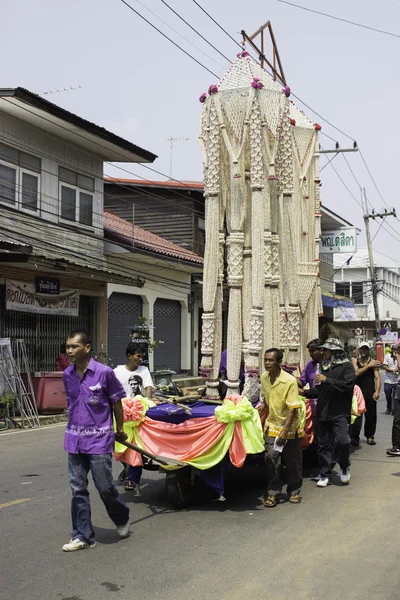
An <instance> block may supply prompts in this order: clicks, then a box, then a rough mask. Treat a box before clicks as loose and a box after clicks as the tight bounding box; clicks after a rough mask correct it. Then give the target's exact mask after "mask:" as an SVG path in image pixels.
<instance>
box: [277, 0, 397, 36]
mask: <svg viewBox="0 0 400 600" xmlns="http://www.w3.org/2000/svg"><path fill="white" fill-rule="evenodd" d="M278 2H280V3H281V4H288V5H289V6H294V7H295V8H300V9H301V10H305V11H307V12H311V13H314V14H316V15H322V16H323V17H328V18H329V19H334V20H335V21H341V22H342V23H348V24H349V25H354V26H355V27H362V28H363V29H369V30H370V31H375V32H376V33H383V34H384V35H390V36H392V37H396V38H400V35H399V34H398V33H392V32H390V31H385V30H383V29H376V28H375V27H370V26H369V25H363V24H361V23H356V22H355V21H349V20H347V19H342V18H341V17H335V16H334V15H328V14H327V13H323V12H320V11H319V10H313V9H312V8H307V7H306V6H300V5H299V4H293V3H292V2H287V0H278Z"/></svg>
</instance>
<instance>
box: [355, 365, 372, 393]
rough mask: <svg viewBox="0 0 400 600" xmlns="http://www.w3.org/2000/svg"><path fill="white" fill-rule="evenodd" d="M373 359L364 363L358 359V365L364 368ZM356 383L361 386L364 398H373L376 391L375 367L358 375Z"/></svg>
mask: <svg viewBox="0 0 400 600" xmlns="http://www.w3.org/2000/svg"><path fill="white" fill-rule="evenodd" d="M371 360H372V359H371V358H370V359H369V361H368V362H367V363H366V364H365V365H363V364H361V363H360V360H359V359H357V367H358V368H359V369H362V368H363V367H366V366H367V365H368V364H369V363H370V362H371ZM356 385H358V387H359V388H361V391H362V393H363V395H364V398H372V396H373V395H374V393H375V369H372V368H371V369H368V370H367V371H365V372H364V373H362V374H361V375H358V377H356Z"/></svg>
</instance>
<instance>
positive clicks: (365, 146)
mask: <svg viewBox="0 0 400 600" xmlns="http://www.w3.org/2000/svg"><path fill="white" fill-rule="evenodd" d="M293 1H294V2H295V3H298V4H300V5H302V6H305V7H307V8H310V9H314V10H319V11H322V12H326V13H328V14H332V15H335V16H337V17H341V18H344V19H348V20H351V21H355V22H358V23H362V24H365V25H368V26H371V27H375V28H377V29H382V30H386V31H389V32H392V33H395V34H397V36H399V37H394V36H389V35H383V34H380V33H376V32H373V31H369V30H366V29H362V28H359V27H354V26H352V25H349V24H346V23H342V22H339V21H335V20H332V19H328V18H326V17H323V16H320V15H317V14H313V13H310V12H306V11H304V10H300V9H298V8H295V7H293V6H289V5H287V4H283V3H280V2H278V0H269V1H268V0H246V1H245V2H244V1H240V0H198V3H199V4H200V5H201V6H202V7H203V8H204V9H205V10H206V11H207V12H209V14H210V15H211V16H212V17H213V18H214V19H215V20H216V21H217V22H218V23H219V24H220V25H221V26H222V27H223V28H224V29H225V30H226V31H227V32H228V33H229V34H230V35H231V36H232V37H233V38H234V39H236V40H237V41H238V42H241V39H242V38H241V35H240V31H241V30H243V29H244V30H245V31H246V33H248V34H252V33H253V32H254V31H256V30H257V29H258V28H259V27H260V26H261V25H263V24H264V23H265V22H266V21H268V20H270V21H271V24H272V27H273V30H274V34H275V38H276V41H277V45H278V48H279V53H280V56H281V60H282V63H283V68H284V71H285V75H286V80H287V83H288V85H289V86H290V87H291V89H292V91H293V92H294V94H296V96H298V97H299V98H301V99H302V100H303V101H304V102H305V103H306V104H308V105H309V106H310V107H311V108H312V109H314V110H315V111H316V112H318V113H319V114H320V115H322V116H323V117H324V118H325V119H327V120H328V121H329V122H330V123H331V124H333V125H335V126H336V127H338V128H339V129H340V130H341V131H342V132H344V133H346V134H347V135H348V136H350V138H351V139H349V138H347V137H345V136H344V135H342V134H341V133H339V132H338V131H336V130H335V129H334V128H333V127H332V126H330V125H328V124H327V123H326V122H324V121H323V120H322V119H321V118H320V117H318V116H316V115H315V114H314V113H313V112H312V111H311V110H309V109H308V108H305V107H304V106H302V104H301V103H299V102H297V101H296V100H295V101H296V103H297V104H298V106H299V107H300V108H301V109H303V110H304V112H305V114H306V115H307V116H308V117H309V119H310V120H311V121H312V122H313V123H314V122H318V123H320V124H321V125H322V134H327V135H329V136H330V137H331V138H333V139H334V140H335V141H338V142H339V143H340V146H341V147H342V148H351V147H352V146H353V142H352V140H356V141H357V143H358V145H359V147H360V149H361V152H362V156H363V157H364V159H365V161H366V163H367V166H368V168H369V170H370V172H371V174H372V176H373V178H374V180H375V183H376V185H377V187H378V189H379V192H380V193H381V195H382V196H383V198H384V200H385V201H386V203H387V205H388V206H390V207H392V206H394V207H395V208H396V209H397V214H398V215H399V216H400V201H399V186H398V179H397V176H398V171H399V168H400V164H399V158H400V157H399V148H398V144H399V136H400V109H399V92H400V81H399V77H398V66H397V65H398V60H399V54H400V1H399V0H381V2H379V3H377V2H376V0H353V1H352V2H348V0H346V1H345V0H336V1H335V2H328V1H327V0H293ZM127 2H129V4H131V6H132V7H133V8H134V9H135V10H137V11H138V12H140V13H141V14H142V15H143V16H145V17H146V19H148V20H149V21H151V22H152V23H153V24H154V25H156V26H157V27H158V28H159V29H162V31H164V32H165V33H166V35H168V36H169V37H171V38H172V39H173V40H174V41H175V42H176V43H177V44H179V45H180V46H182V47H183V48H184V49H185V50H186V51H187V52H189V53H190V54H192V55H193V56H194V57H195V58H196V59H197V60H198V61H199V62H200V63H202V64H203V65H204V66H205V67H207V68H208V69H209V70H210V71H212V72H213V73H214V74H211V73H209V72H208V71H206V70H205V69H204V68H203V67H202V66H200V65H199V64H197V63H196V62H194V60H192V59H191V58H189V57H188V56H186V55H185V54H184V53H183V52H181V51H180V50H179V49H178V48H176V47H175V46H173V45H172V44H171V43H170V42H169V41H168V40H166V39H165V38H163V37H162V36H161V35H160V34H159V33H158V32H157V31H155V30H154V29H152V28H151V27H150V26H149V25H148V24H147V23H145V22H144V21H143V20H142V19H140V17H139V16H137V15H136V14H135V13H134V12H132V11H131V10H130V9H129V8H128V7H127V6H126V5H124V4H123V2H122V0H79V1H78V0H69V1H68V2H60V1H57V0H36V1H35V2H34V3H33V2H32V1H31V0H19V1H18V2H13V3H8V4H7V11H6V12H4V13H3V18H2V19H1V22H0V53H1V56H2V57H3V60H2V69H1V81H0V87H14V86H21V87H25V88H27V89H29V90H31V91H33V92H36V93H39V94H44V92H53V93H49V94H44V95H43V97H44V98H47V99H48V100H50V101H52V102H54V103H55V104H58V105H60V106H62V107H63V108H66V109H67V110H70V111H71V112H74V113H76V114H78V115H79V116H81V117H84V118H86V119H88V120H90V121H93V122H95V123H96V124H98V125H101V126H103V127H106V128H107V129H109V130H111V131H113V132H114V133H117V134H119V135H120V136H122V137H124V138H126V139H128V140H130V141H131V142H133V143H135V144H137V145H139V146H141V147H142V148H145V149H147V150H150V151H152V152H154V153H155V154H157V155H158V157H159V158H158V159H157V160H156V161H155V163H154V164H153V165H152V167H154V168H155V169H157V170H158V171H160V172H161V173H163V174H165V177H163V176H161V175H157V174H156V173H153V172H151V171H149V170H147V169H145V168H144V167H142V166H140V165H136V164H129V165H120V166H121V167H122V168H123V169H125V170H120V169H117V168H116V167H115V166H110V165H105V174H106V175H111V176H114V177H127V178H129V177H132V178H139V177H145V178H149V179H165V178H168V176H169V175H170V161H171V152H170V142H169V141H168V138H170V137H174V138H188V139H182V140H180V141H176V142H174V143H173V152H172V177H173V178H175V179H178V180H201V179H202V158H201V153H200V147H199V143H198V134H199V123H200V112H201V105H200V103H199V101H198V98H199V96H200V94H201V93H202V92H204V91H207V89H208V87H209V85H210V84H215V83H217V82H218V78H220V77H222V75H223V74H224V73H225V72H226V71H227V69H228V68H229V62H228V61H227V60H226V59H225V58H223V57H222V56H221V55H220V54H218V53H217V52H216V51H215V50H214V49H213V48H211V47H210V46H208V45H207V44H206V43H205V42H204V41H203V40H202V39H201V38H200V37H198V36H197V35H196V34H195V33H194V32H193V31H192V30H191V29H189V28H188V27H187V26H186V25H185V24H184V23H183V22H182V21H181V20H179V19H178V17H176V16H175V15H174V14H173V13H172V12H171V11H170V10H169V9H168V8H167V7H166V6H165V5H164V4H163V3H162V0H140V1H139V0H127ZM167 2H168V4H169V5H170V6H171V7H172V8H173V9H174V10H175V11H176V12H177V13H179V14H180V15H181V16H182V17H183V18H184V19H186V20H187V21H188V23H190V24H191V25H192V26H193V27H194V28H195V29H196V30H197V31H198V32H200V33H201V34H202V35H203V36H204V37H205V38H206V39H207V40H209V42H211V43H212V44H213V45H214V46H215V48H217V49H218V50H219V51H220V52H222V54H224V55H225V56H226V57H227V58H229V59H230V60H231V61H234V60H235V59H236V54H237V52H238V51H239V48H238V46H237V45H236V44H235V43H234V42H233V41H232V40H231V39H230V38H229V37H228V36H227V35H226V34H225V33H224V32H223V31H221V29H219V28H218V27H217V26H216V25H215V24H214V23H213V22H212V21H211V20H210V19H209V18H208V17H207V16H206V15H205V14H204V13H203V12H202V11H201V10H200V8H199V7H198V6H196V4H195V3H194V1H193V0H167ZM148 9H149V10H150V11H152V12H149V10H148ZM157 17H158V18H157ZM160 19H162V21H164V23H163V22H162V21H161V20H160ZM167 24H168V25H169V26H170V27H172V28H173V29H174V30H175V31H173V30H172V29H170V27H169V26H167ZM178 34H180V35H181V36H184V37H185V38H186V40H185V39H183V38H182V37H180V35H178ZM189 42H191V43H192V44H195V46H196V48H194V47H193V46H192V45H190V43H189ZM204 53H205V54H204ZM266 54H267V55H268V50H266ZM5 57H6V60H5ZM78 86H80V87H78ZM70 87H72V88H77V89H73V90H70V91H61V92H56V91H55V90H59V89H62V88H70ZM320 141H321V145H322V147H323V148H324V149H328V148H333V147H334V142H333V141H332V140H330V139H329V138H327V137H325V136H324V135H321V137H320ZM328 156H329V158H331V157H332V155H328ZM345 156H346V158H347V161H348V163H349V165H350V167H351V170H352V171H353V174H354V175H353V174H352V173H351V172H350V169H349V166H348V165H347V164H346V162H345V160H344V158H343V155H339V156H337V157H336V158H335V159H334V160H333V162H332V165H333V166H334V167H335V169H336V171H337V173H336V172H335V171H334V170H333V169H332V165H328V166H327V167H326V168H323V165H324V164H325V163H326V161H327V158H326V157H325V156H324V157H322V159H321V167H322V172H321V179H322V182H323V186H322V189H321V192H322V202H323V204H325V205H326V206H327V207H328V208H330V209H331V210H333V211H334V212H336V213H338V214H340V215H341V216H342V217H344V218H345V219H347V220H348V221H350V222H351V223H352V224H354V225H355V226H357V227H358V228H360V230H361V231H362V233H361V234H360V236H359V239H358V242H359V247H362V246H365V236H364V233H363V231H364V224H363V219H362V210H361V207H360V206H359V204H358V203H360V200H361V195H360V187H359V185H360V186H361V187H362V188H364V187H365V189H366V194H367V198H368V200H369V203H370V205H369V210H371V209H372V207H374V208H375V210H376V211H377V212H379V211H380V210H381V209H382V208H386V206H385V204H384V201H383V199H382V198H381V196H380V195H379V193H378V191H377V189H376V188H375V186H374V183H373V182H372V180H371V177H370V175H369V174H368V172H367V169H366V167H365V165H364V164H363V161H362V158H361V156H360V154H359V153H349V154H346V155H345ZM127 171H128V172H127ZM338 174H339V176H340V178H341V179H342V180H343V182H344V184H345V185H346V186H347V187H348V189H349V190H350V192H351V194H352V195H353V196H354V197H355V198H353V196H352V195H350V193H349V191H348V190H346V187H345V185H344V184H343V183H342V181H341V180H340V178H339V177H338ZM356 179H357V181H356ZM357 202H358V203H357ZM378 221H379V220H378ZM380 224H381V221H379V222H375V221H372V220H371V234H372V237H373V238H374V239H373V247H374V248H375V249H377V250H379V251H380V252H383V253H384V254H385V255H386V256H388V257H390V258H395V259H396V258H397V257H399V256H400V221H399V220H398V219H395V218H393V217H388V218H387V221H386V223H384V224H383V226H382V227H380V228H379V226H380ZM385 229H386V230H385ZM375 236H376V237H375Z"/></svg>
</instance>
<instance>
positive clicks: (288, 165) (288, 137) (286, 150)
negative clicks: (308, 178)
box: [277, 102, 293, 194]
mask: <svg viewBox="0 0 400 600" xmlns="http://www.w3.org/2000/svg"><path fill="white" fill-rule="evenodd" d="M291 127H292V126H291V125H290V121H289V103H288V102H286V103H285V106H284V109H283V118H282V129H281V133H280V138H279V149H278V160H277V187H278V193H281V194H290V193H292V192H293V146H292V131H291Z"/></svg>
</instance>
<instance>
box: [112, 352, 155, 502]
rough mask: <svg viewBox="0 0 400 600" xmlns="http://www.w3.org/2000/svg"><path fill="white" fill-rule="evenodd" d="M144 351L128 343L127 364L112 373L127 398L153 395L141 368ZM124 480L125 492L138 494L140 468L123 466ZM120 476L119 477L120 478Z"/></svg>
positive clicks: (146, 374)
mask: <svg viewBox="0 0 400 600" xmlns="http://www.w3.org/2000/svg"><path fill="white" fill-rule="evenodd" d="M145 353H146V349H145V347H144V346H143V345H142V344H137V343H135V342H130V343H129V344H128V347H127V349H126V352H125V354H126V357H127V363H126V365H119V366H118V367H116V368H115V369H114V373H115V375H116V377H117V379H118V380H119V382H120V383H121V385H122V387H123V388H124V390H125V393H126V395H127V396H129V397H131V398H134V397H135V396H137V395H140V396H146V397H147V398H151V396H152V394H153V387H154V385H153V380H152V378H151V375H150V371H149V370H148V368H147V367H143V366H142V364H141V363H142V360H143V359H144V357H145ZM121 475H122V477H126V479H125V486H124V488H125V490H126V491H134V490H135V489H136V494H137V495H138V494H139V493H140V487H139V485H140V478H141V476H142V467H132V466H131V465H129V466H128V465H125V469H124V471H123V472H122V474H121ZM121 475H120V477H121Z"/></svg>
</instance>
